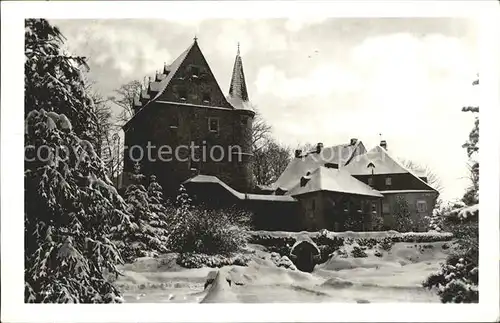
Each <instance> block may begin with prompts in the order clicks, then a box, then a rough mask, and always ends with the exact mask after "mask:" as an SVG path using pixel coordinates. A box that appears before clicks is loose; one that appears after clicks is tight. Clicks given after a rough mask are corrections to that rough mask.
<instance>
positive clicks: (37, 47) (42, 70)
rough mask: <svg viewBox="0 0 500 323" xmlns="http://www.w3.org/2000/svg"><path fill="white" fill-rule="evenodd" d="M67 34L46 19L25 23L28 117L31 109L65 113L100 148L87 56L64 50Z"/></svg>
mask: <svg viewBox="0 0 500 323" xmlns="http://www.w3.org/2000/svg"><path fill="white" fill-rule="evenodd" d="M63 45H64V36H63V35H62V34H61V32H60V31H59V29H58V28H57V27H55V26H52V25H50V24H49V22H48V21H47V20H45V19H27V20H26V23H25V63H24V67H25V75H24V89H25V96H24V106H25V117H26V116H27V115H28V113H30V112H31V111H32V110H40V109H44V110H45V111H47V112H50V111H53V112H56V113H59V114H61V113H63V114H64V115H65V116H66V117H67V118H68V119H69V121H70V122H71V125H72V126H73V128H74V131H75V133H76V134H77V135H78V136H79V137H80V138H81V139H85V140H88V141H89V142H90V143H91V144H92V145H93V146H94V147H97V145H96V144H97V143H98V140H99V138H98V137H99V133H98V124H97V116H96V111H95V108H94V105H93V102H92V100H91V98H90V97H89V95H88V93H87V91H86V87H85V84H84V83H85V81H84V80H85V77H84V74H83V73H82V70H81V68H88V66H87V64H86V62H85V58H84V57H79V56H71V55H69V54H67V53H64V52H63V50H62V47H63Z"/></svg>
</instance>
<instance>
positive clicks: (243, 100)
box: [227, 43, 255, 191]
mask: <svg viewBox="0 0 500 323" xmlns="http://www.w3.org/2000/svg"><path fill="white" fill-rule="evenodd" d="M227 99H228V102H229V103H230V104H231V105H232V106H233V107H234V108H235V110H236V111H235V112H236V113H238V114H239V115H240V117H239V119H240V123H239V125H235V141H236V143H237V145H239V147H241V152H242V154H241V156H240V160H239V162H238V163H237V166H236V170H237V174H236V176H238V177H239V178H240V179H241V183H242V190H244V191H251V190H252V189H253V172H252V157H253V154H252V124H253V119H254V116H255V112H254V111H253V109H252V106H251V103H250V101H249V97H248V90H247V86H246V82H245V74H244V72H243V60H242V58H241V55H240V44H239V43H238V51H237V53H236V58H235V60H234V67H233V74H232V76H231V84H230V86H229V96H228V98H227Z"/></svg>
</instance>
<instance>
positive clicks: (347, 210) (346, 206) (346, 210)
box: [343, 201, 349, 212]
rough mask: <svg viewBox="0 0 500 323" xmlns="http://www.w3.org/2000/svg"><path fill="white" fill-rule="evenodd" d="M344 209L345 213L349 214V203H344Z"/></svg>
mask: <svg viewBox="0 0 500 323" xmlns="http://www.w3.org/2000/svg"><path fill="white" fill-rule="evenodd" d="M343 209H344V212H349V201H344V203H343Z"/></svg>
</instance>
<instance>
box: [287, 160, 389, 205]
mask: <svg viewBox="0 0 500 323" xmlns="http://www.w3.org/2000/svg"><path fill="white" fill-rule="evenodd" d="M304 175H306V174H304ZM305 179H306V180H305V181H304V182H305V183H301V180H299V183H297V185H296V186H295V187H293V188H292V189H290V190H289V191H288V192H287V193H286V195H291V196H297V195H302V194H307V193H312V192H318V191H327V192H337V193H346V194H356V195H361V196H371V197H380V198H381V197H383V195H382V194H381V193H380V192H378V191H376V190H374V189H372V188H371V187H370V186H368V185H366V184H365V183H363V182H361V181H359V180H357V179H356V178H354V177H353V176H351V174H349V172H347V171H346V170H344V169H333V168H326V167H323V166H320V167H318V168H317V169H316V170H315V171H313V172H311V173H310V174H309V175H306V177H305ZM301 184H305V185H303V186H302V185H301Z"/></svg>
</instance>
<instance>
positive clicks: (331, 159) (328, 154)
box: [273, 141, 364, 190]
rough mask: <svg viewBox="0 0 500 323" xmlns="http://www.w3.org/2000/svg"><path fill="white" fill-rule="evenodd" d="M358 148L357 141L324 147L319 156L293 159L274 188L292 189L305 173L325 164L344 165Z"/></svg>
mask: <svg viewBox="0 0 500 323" xmlns="http://www.w3.org/2000/svg"><path fill="white" fill-rule="evenodd" d="M358 147H361V148H362V149H364V145H363V143H362V142H361V141H357V142H356V144H354V145H347V144H344V145H337V146H331V147H324V148H323V149H322V150H321V152H320V153H319V154H317V153H312V152H311V153H308V154H307V155H306V156H302V157H298V158H293V159H292V160H291V161H290V163H289V164H288V166H287V167H286V169H285V171H284V172H283V173H282V174H281V175H280V177H279V178H278V180H277V181H276V182H275V183H274V184H273V187H274V188H278V187H280V188H282V189H284V190H289V189H290V188H292V187H294V186H295V185H296V184H297V183H298V181H299V180H300V178H301V177H302V176H304V175H305V174H306V173H307V172H313V171H314V170H316V169H317V168H318V167H320V166H323V165H325V164H326V163H333V164H342V165H345V163H347V162H348V161H349V160H350V159H351V158H352V156H353V155H354V152H355V151H356V149H357V148H358Z"/></svg>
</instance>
